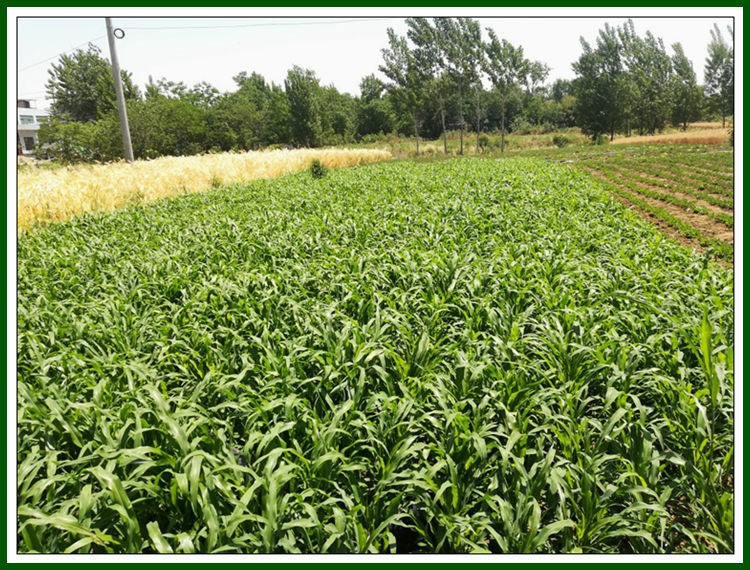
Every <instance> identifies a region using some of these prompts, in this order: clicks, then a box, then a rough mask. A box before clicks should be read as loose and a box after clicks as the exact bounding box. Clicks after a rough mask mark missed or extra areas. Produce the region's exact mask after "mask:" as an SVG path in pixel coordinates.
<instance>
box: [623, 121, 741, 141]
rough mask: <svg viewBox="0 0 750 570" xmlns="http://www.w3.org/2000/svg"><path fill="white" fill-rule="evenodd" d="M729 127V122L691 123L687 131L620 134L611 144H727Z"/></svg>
mask: <svg viewBox="0 0 750 570" xmlns="http://www.w3.org/2000/svg"><path fill="white" fill-rule="evenodd" d="M729 128H730V124H729V123H727V125H726V126H725V127H722V126H721V123H691V124H690V126H689V127H688V130H687V131H675V132H671V133H663V134H659V135H645V136H632V137H626V136H622V135H620V136H616V137H615V139H614V140H613V141H612V142H611V143H610V144H641V143H644V144H662V143H683V144H725V143H727V142H728V141H729Z"/></svg>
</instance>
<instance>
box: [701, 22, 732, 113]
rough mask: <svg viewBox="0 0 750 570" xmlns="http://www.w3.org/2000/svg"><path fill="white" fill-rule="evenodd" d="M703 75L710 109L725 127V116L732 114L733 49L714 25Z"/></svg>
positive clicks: (730, 32) (730, 31) (730, 30)
mask: <svg viewBox="0 0 750 570" xmlns="http://www.w3.org/2000/svg"><path fill="white" fill-rule="evenodd" d="M727 29H728V31H729V34H730V36H731V37H732V40H734V30H733V29H732V28H731V27H730V28H727ZM703 73H704V76H705V83H706V86H705V90H706V96H707V97H708V101H709V104H710V106H711V109H712V110H713V111H714V112H716V113H718V114H720V115H721V124H722V126H726V118H727V115H731V114H732V113H733V112H734V49H733V47H732V46H731V45H730V44H729V43H727V42H726V41H725V40H724V37H723V36H722V35H721V31H720V30H719V26H717V25H716V24H714V27H713V29H712V30H711V42H710V43H709V44H708V57H707V58H706V66H705V68H704V72H703Z"/></svg>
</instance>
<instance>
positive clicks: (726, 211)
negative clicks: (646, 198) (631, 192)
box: [617, 165, 734, 216]
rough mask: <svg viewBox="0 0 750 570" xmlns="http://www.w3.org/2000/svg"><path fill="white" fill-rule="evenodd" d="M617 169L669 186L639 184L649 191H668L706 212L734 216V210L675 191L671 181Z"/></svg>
mask: <svg viewBox="0 0 750 570" xmlns="http://www.w3.org/2000/svg"><path fill="white" fill-rule="evenodd" d="M617 168H618V169H621V170H623V171H625V172H632V173H633V174H636V175H637V176H639V177H641V178H645V179H647V180H651V181H652V182H654V183H658V182H666V183H668V186H658V185H651V184H643V183H641V182H637V184H640V185H641V186H644V187H645V188H647V189H648V190H652V191H654V192H660V193H664V192H665V191H666V192H667V193H669V194H671V195H672V196H674V197H675V198H680V199H681V200H687V201H689V202H694V203H695V204H696V205H697V206H700V207H702V208H705V209H706V210H708V211H709V212H713V213H714V214H724V215H730V216H731V215H733V214H734V210H733V208H724V207H722V206H717V205H715V204H711V203H709V202H706V201H705V200H703V199H701V198H699V197H697V196H694V195H693V194H688V193H687V192H680V191H679V190H675V188H674V185H673V182H672V181H671V180H669V179H668V178H661V177H659V176H654V175H653V174H649V173H648V172H643V171H641V170H638V169H636V168H630V167H626V166H620V165H617ZM704 191H705V192H707V193H709V194H712V192H709V191H708V190H704ZM677 207H679V206H677Z"/></svg>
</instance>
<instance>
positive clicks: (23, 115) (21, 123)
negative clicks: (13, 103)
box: [17, 99, 50, 154]
mask: <svg viewBox="0 0 750 570" xmlns="http://www.w3.org/2000/svg"><path fill="white" fill-rule="evenodd" d="M17 115H18V117H17V118H18V121H17V129H18V138H17V141H18V144H19V145H20V148H21V152H23V154H29V153H32V152H33V151H34V147H35V146H36V145H37V142H38V141H39V126H40V125H41V124H42V123H44V121H46V120H47V117H49V115H50V113H49V111H46V110H44V109H37V108H35V107H32V104H31V101H29V100H27V99H18V108H17Z"/></svg>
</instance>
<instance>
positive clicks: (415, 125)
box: [414, 117, 419, 156]
mask: <svg viewBox="0 0 750 570" xmlns="http://www.w3.org/2000/svg"><path fill="white" fill-rule="evenodd" d="M414 138H416V139H417V156H419V128H418V121H417V118H416V117H414Z"/></svg>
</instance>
